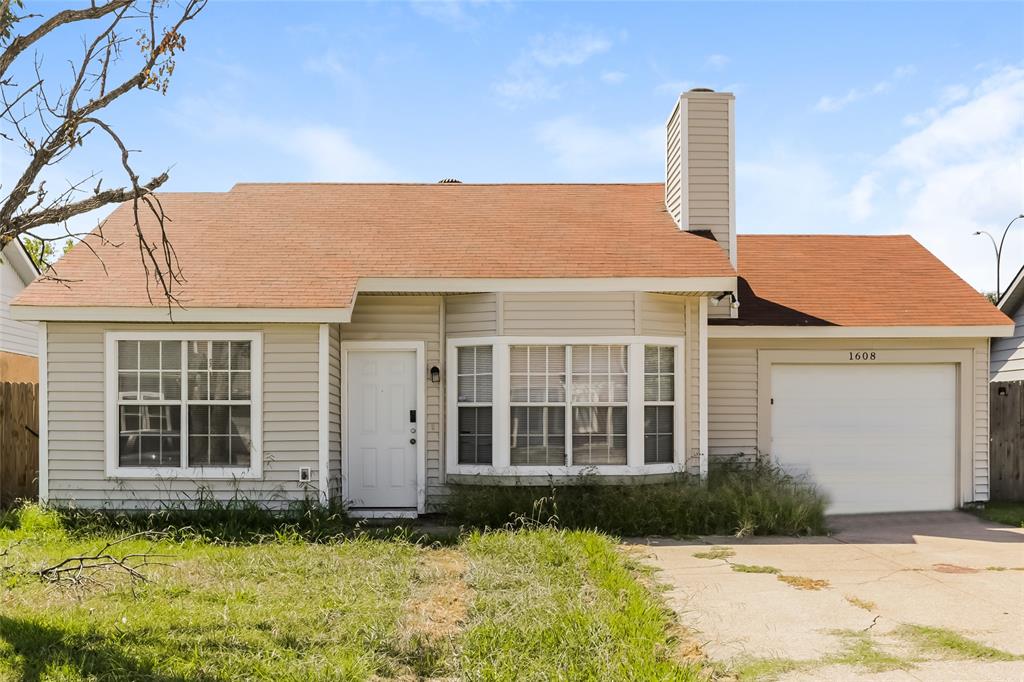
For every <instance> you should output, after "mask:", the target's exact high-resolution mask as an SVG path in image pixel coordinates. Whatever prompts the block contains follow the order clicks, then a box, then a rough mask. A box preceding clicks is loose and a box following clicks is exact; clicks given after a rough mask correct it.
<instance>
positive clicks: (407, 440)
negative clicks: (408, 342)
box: [342, 350, 420, 509]
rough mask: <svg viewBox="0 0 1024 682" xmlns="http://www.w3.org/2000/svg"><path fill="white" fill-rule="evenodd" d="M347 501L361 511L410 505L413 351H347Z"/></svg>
mask: <svg viewBox="0 0 1024 682" xmlns="http://www.w3.org/2000/svg"><path fill="white" fill-rule="evenodd" d="M345 371H346V372H347V374H346V376H347V385H348V396H346V401H345V405H346V411H347V414H348V418H347V420H346V426H347V428H346V430H345V431H346V433H347V437H346V439H345V440H346V445H347V447H348V457H347V462H346V463H347V465H348V471H347V472H345V471H343V472H342V476H347V477H348V498H349V499H348V501H349V503H350V504H351V506H352V507H354V508H357V509H359V508H362V509H415V508H416V502H417V495H416V468H417V467H416V452H417V449H416V441H417V439H418V438H420V434H419V433H417V428H416V413H415V412H416V381H417V376H416V352H415V351H412V350H409V351H405V350H401V351H398V350H396V351H376V350H358V351H357V350H350V351H349V352H348V367H346V368H345Z"/></svg>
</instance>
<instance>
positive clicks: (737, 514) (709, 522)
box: [447, 466, 827, 536]
mask: <svg viewBox="0 0 1024 682" xmlns="http://www.w3.org/2000/svg"><path fill="white" fill-rule="evenodd" d="M452 491H453V492H452V495H451V496H450V498H449V504H448V509H447V512H448V517H449V519H450V520H451V521H452V522H453V523H458V524H463V525H467V526H472V527H475V528H501V527H503V526H505V525H507V524H508V523H510V522H511V521H513V520H514V519H517V518H521V517H528V518H531V519H534V520H535V521H538V522H540V523H550V524H554V525H558V526H560V527H563V528H570V529H599V530H602V531H605V532H608V533H614V534H617V535H626V536H633V535H672V536H690V535H737V536H746V535H820V534H823V533H824V532H825V531H826V530H827V529H826V526H825V505H826V500H825V498H824V496H822V495H821V494H820V493H818V492H817V491H816V490H815V489H814V487H813V486H811V485H809V484H808V483H807V482H806V481H804V480H802V479H798V478H793V477H791V476H787V475H786V474H785V473H783V472H782V471H780V470H778V469H775V468H772V467H768V466H760V467H756V468H753V469H735V468H719V469H715V470H713V471H712V473H711V475H710V477H709V480H708V482H707V484H706V485H701V484H698V483H697V482H695V481H694V480H693V479H691V478H689V477H686V476H684V475H680V476H679V477H678V478H676V479H674V480H671V481H668V482H660V483H648V484H630V485H620V484H608V483H602V482H599V481H597V480H596V477H594V476H581V477H580V479H579V480H578V481H575V482H574V483H573V484H571V485H561V486H524V485H516V486H511V485H509V486H497V485H490V486H481V485H476V484H472V485H470V484H465V485H457V486H452Z"/></svg>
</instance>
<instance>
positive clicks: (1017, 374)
mask: <svg viewBox="0 0 1024 682" xmlns="http://www.w3.org/2000/svg"><path fill="white" fill-rule="evenodd" d="M1013 321H1014V322H1015V323H1016V327H1015V328H1014V332H1013V336H1009V337H1006V338H1003V339H992V381H1024V304H1021V306H1020V308H1018V309H1017V312H1016V314H1014V316H1013Z"/></svg>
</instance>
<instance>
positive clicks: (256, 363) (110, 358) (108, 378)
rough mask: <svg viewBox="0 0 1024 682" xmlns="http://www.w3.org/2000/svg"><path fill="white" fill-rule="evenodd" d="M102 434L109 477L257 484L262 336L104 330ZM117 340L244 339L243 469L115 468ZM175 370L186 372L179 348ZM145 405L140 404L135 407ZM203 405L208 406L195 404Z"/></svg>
mask: <svg viewBox="0 0 1024 682" xmlns="http://www.w3.org/2000/svg"><path fill="white" fill-rule="evenodd" d="M103 336H104V341H103V344H104V354H103V362H104V398H103V405H104V408H103V409H104V412H105V414H104V430H105V434H104V435H105V443H106V457H105V458H104V462H105V465H104V469H105V474H106V476H107V478H112V479H125V480H129V479H149V480H152V479H160V480H176V479H187V480H196V481H224V480H226V481H233V480H253V479H256V480H259V479H262V478H263V332H260V331H233V332H227V331H203V330H199V331H187V332H185V331H170V330H168V331H108V332H104V334H103ZM118 341H248V342H250V343H251V344H252V346H251V358H250V363H251V364H250V386H249V396H250V399H249V405H250V406H251V407H250V410H249V431H250V439H251V443H250V455H249V466H248V467H244V468H242V467H237V468H236V467H188V466H180V467H166V466H160V467H123V466H120V463H119V458H118V452H119V434H120V427H119V425H118V396H117V374H118V366H117V342H118ZM181 356H182V365H181V372H182V374H183V375H184V374H185V373H186V372H187V371H188V363H187V354H186V347H185V345H184V344H183V345H182V348H181ZM187 390H188V381H187V380H186V377H185V376H182V381H181V396H180V399H179V401H178V403H179V404H180V405H181V408H182V409H181V452H182V457H183V458H187V456H188V447H187V443H188V412H187V406H188V405H189V404H195V403H190V402H189V401H188V400H187V399H186V398H185V394H186V392H187ZM139 404H145V403H139ZM200 404H208V403H200Z"/></svg>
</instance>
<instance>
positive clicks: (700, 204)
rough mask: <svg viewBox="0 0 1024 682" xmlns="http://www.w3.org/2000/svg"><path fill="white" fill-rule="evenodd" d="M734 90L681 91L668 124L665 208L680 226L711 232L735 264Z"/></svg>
mask: <svg viewBox="0 0 1024 682" xmlns="http://www.w3.org/2000/svg"><path fill="white" fill-rule="evenodd" d="M735 101H736V98H735V97H734V96H733V94H732V93H731V92H715V91H713V90H708V89H706V88H695V89H693V90H690V91H689V92H684V93H683V94H682V95H680V96H679V101H678V102H676V106H675V108H674V109H673V110H672V114H671V116H669V117H668V122H667V123H666V124H665V128H666V131H665V132H666V152H665V208H667V209H668V212H669V215H671V216H672V219H673V220H675V221H676V225H678V226H679V229H681V230H689V231H691V232H705V233H710V234H711V235H713V236H714V238H715V239H716V240H717V241H718V243H719V244H721V246H722V248H723V249H725V252H726V253H727V254H728V255H729V260H730V261H731V262H732V265H733V267H736V153H735V144H734V139H735V135H734V125H733V120H734V119H733V104H734V103H735Z"/></svg>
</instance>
